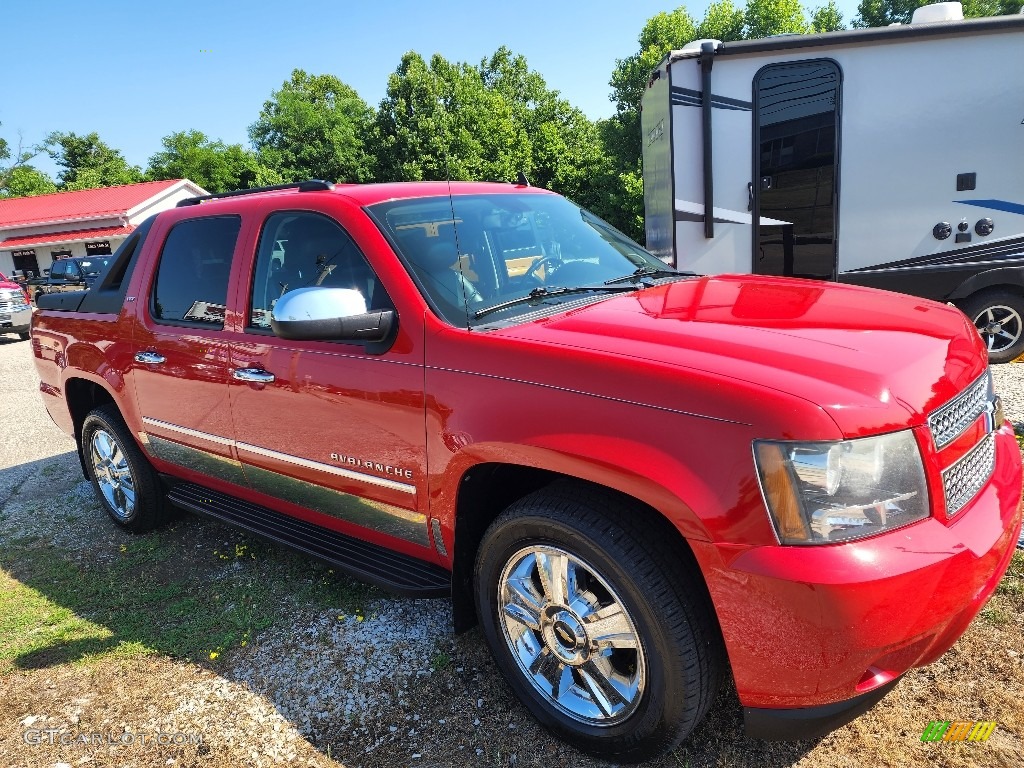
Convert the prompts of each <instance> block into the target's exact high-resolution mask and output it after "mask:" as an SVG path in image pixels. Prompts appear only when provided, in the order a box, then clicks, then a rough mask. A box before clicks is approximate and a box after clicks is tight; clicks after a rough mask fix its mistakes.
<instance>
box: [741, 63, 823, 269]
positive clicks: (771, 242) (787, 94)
mask: <svg viewBox="0 0 1024 768" xmlns="http://www.w3.org/2000/svg"><path fill="white" fill-rule="evenodd" d="M841 80H842V78H841V74H840V70H839V67H838V65H837V64H836V63H835V62H833V61H830V60H827V59H816V60H809V61H795V62H786V63H779V64H770V65H768V66H766V67H764V68H762V69H761V70H759V71H758V73H757V74H756V75H755V76H754V104H753V108H754V137H753V138H754V173H753V179H754V182H753V189H752V196H753V216H752V217H751V226H752V227H753V229H754V231H753V238H752V239H753V246H754V253H753V265H752V271H753V272H755V273H756V274H762V275H786V276H792V277H807V278H814V279H819V280H834V279H835V278H836V234H837V232H836V230H837V226H838V212H839V206H838V190H839V185H838V180H839V124H840V118H839V115H840V85H841Z"/></svg>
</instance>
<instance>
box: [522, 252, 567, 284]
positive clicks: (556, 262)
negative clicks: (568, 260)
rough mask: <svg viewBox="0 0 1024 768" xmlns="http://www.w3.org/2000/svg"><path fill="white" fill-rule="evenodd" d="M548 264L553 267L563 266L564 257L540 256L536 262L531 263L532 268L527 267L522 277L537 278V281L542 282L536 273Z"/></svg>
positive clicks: (525, 278)
mask: <svg viewBox="0 0 1024 768" xmlns="http://www.w3.org/2000/svg"><path fill="white" fill-rule="evenodd" d="M548 264H550V265H551V266H552V267H556V268H557V267H558V266H561V264H562V259H561V258H559V257H558V256H542V257H541V258H539V259H537V260H536V261H535V262H533V264H531V265H530V268H529V269H527V270H526V271H525V272H524V273H523V274H522V279H524V280H528V279H532V280H537V282H540V280H538V278H537V277H536V276H535V275H534V273H535V272H537V270H539V269H540V268H541V267H543V266H546V265H548ZM546 276H547V275H545V277H546Z"/></svg>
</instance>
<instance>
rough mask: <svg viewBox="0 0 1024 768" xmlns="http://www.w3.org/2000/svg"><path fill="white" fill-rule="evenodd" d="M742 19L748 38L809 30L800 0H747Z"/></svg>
mask: <svg viewBox="0 0 1024 768" xmlns="http://www.w3.org/2000/svg"><path fill="white" fill-rule="evenodd" d="M743 19H744V22H745V23H746V27H745V33H746V37H747V38H750V39H754V38H759V37H768V36H769V35H783V34H787V33H794V32H795V33H798V34H804V33H806V32H808V31H810V26H809V25H808V23H807V18H806V16H804V10H803V8H802V7H801V6H800V0H748V2H747V10H746V12H745V13H744V16H743Z"/></svg>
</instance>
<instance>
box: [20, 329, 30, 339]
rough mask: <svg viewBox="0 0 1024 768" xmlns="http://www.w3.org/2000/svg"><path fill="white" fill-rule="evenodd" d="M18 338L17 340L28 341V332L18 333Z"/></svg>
mask: <svg viewBox="0 0 1024 768" xmlns="http://www.w3.org/2000/svg"><path fill="white" fill-rule="evenodd" d="M18 338H19V339H21V340H22V341H28V340H29V338H30V335H29V333H28V332H27V331H26V332H25V333H19V334H18Z"/></svg>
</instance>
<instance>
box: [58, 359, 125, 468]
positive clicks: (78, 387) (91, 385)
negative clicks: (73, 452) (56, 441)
mask: <svg viewBox="0 0 1024 768" xmlns="http://www.w3.org/2000/svg"><path fill="white" fill-rule="evenodd" d="M64 397H65V399H66V400H67V404H68V410H69V411H70V412H71V421H72V423H73V424H74V425H75V443H76V444H77V445H78V446H79V450H78V461H79V463H80V464H81V465H82V474H83V475H85V478H86V479H87V480H88V479H89V475H88V474H87V472H86V469H85V459H84V457H83V456H82V450H81V445H82V422H84V421H85V417H86V416H88V415H89V413H90V412H91V411H92V410H93V409H95V408H97V407H99V406H101V405H105V404H106V403H113V402H114V398H113V397H112V396H111V394H110V393H109V392H107V390H105V389H104V388H103V387H101V386H100V385H99V384H97V383H96V382H93V381H87V380H86V379H68V380H67V381H66V382H65V383H64Z"/></svg>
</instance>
